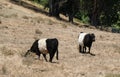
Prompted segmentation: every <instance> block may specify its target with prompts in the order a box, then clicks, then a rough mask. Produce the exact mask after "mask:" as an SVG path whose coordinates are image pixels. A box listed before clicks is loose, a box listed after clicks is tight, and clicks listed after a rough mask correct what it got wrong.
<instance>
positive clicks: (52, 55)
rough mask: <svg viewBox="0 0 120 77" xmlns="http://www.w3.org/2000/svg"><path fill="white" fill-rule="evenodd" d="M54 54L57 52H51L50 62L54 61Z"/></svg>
mask: <svg viewBox="0 0 120 77" xmlns="http://www.w3.org/2000/svg"><path fill="white" fill-rule="evenodd" d="M54 55H55V52H52V53H50V59H49V62H52V59H53V57H54Z"/></svg>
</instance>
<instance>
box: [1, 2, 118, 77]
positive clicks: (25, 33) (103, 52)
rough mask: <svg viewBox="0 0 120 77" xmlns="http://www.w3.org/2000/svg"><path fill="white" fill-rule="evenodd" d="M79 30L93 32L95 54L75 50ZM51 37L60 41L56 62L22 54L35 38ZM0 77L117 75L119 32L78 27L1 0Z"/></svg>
mask: <svg viewBox="0 0 120 77" xmlns="http://www.w3.org/2000/svg"><path fill="white" fill-rule="evenodd" d="M79 26H81V25H79ZM81 31H83V32H88V33H89V32H90V33H94V34H95V36H96V41H95V42H94V43H93V46H92V49H91V53H93V54H95V56H91V55H90V54H81V53H79V52H78V42H77V39H78V34H79V32H81ZM53 37H56V38H57V39H58V40H59V58H60V59H59V60H58V61H57V60H56V59H55V57H54V59H53V62H55V63H49V62H46V61H45V60H44V58H43V56H41V59H40V60H36V59H35V57H37V56H36V55H35V54H33V53H31V54H30V55H29V56H28V57H26V58H25V57H23V55H24V54H25V52H26V51H27V50H28V49H29V48H30V47H31V45H32V43H33V41H34V40H35V39H38V38H53ZM47 58H48V59H49V55H47ZM0 77H120V34H115V33H110V32H104V31H99V30H97V29H94V28H92V29H90V28H85V27H78V26H76V25H73V24H70V23H68V22H66V21H59V20H57V19H55V18H52V17H48V16H47V15H45V14H42V13H39V12H35V11H33V10H31V9H28V8H24V7H22V6H18V5H15V4H12V3H11V2H9V1H8V0H0Z"/></svg>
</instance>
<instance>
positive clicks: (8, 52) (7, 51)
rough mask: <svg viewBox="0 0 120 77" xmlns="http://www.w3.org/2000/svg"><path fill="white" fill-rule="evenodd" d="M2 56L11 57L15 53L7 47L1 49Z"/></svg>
mask: <svg viewBox="0 0 120 77" xmlns="http://www.w3.org/2000/svg"><path fill="white" fill-rule="evenodd" d="M1 51H2V54H3V55H5V56H10V55H14V53H13V51H12V50H10V49H8V48H7V47H5V46H4V47H2V48H1Z"/></svg>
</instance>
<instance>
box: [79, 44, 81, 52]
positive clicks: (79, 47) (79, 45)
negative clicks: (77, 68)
mask: <svg viewBox="0 0 120 77" xmlns="http://www.w3.org/2000/svg"><path fill="white" fill-rule="evenodd" d="M79 52H80V53H81V45H79Z"/></svg>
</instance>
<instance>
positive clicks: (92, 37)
mask: <svg viewBox="0 0 120 77" xmlns="http://www.w3.org/2000/svg"><path fill="white" fill-rule="evenodd" d="M90 36H91V39H92V41H93V42H94V41H95V35H94V33H91V34H90Z"/></svg>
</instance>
